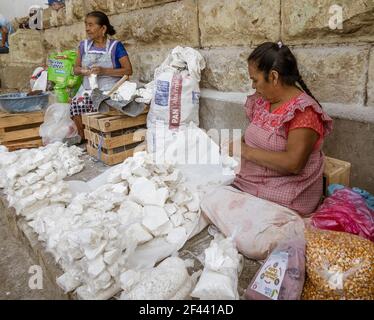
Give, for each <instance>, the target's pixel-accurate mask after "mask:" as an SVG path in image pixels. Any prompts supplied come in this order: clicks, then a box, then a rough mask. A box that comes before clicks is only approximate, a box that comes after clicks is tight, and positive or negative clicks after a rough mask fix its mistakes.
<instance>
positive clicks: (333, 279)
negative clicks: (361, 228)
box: [302, 228, 374, 300]
mask: <svg viewBox="0 0 374 320" xmlns="http://www.w3.org/2000/svg"><path fill="white" fill-rule="evenodd" d="M305 238H306V274H307V278H306V282H305V286H304V290H303V294H302V299H304V300H315V299H316V300H322V299H323V300H325V299H333V300H338V299H348V300H357V299H363V300H373V299H374V263H373V262H374V243H373V242H371V241H369V240H366V239H364V238H361V237H359V236H356V235H352V234H349V233H343V232H335V231H328V230H319V229H314V228H308V229H306V231H305Z"/></svg>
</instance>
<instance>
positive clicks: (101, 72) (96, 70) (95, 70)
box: [90, 66, 105, 76]
mask: <svg viewBox="0 0 374 320" xmlns="http://www.w3.org/2000/svg"><path fill="white" fill-rule="evenodd" d="M104 73H105V70H104V68H102V67H99V66H93V67H92V68H91V70H90V74H97V75H98V76H102V75H104Z"/></svg>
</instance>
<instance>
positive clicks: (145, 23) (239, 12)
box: [8, 0, 374, 107]
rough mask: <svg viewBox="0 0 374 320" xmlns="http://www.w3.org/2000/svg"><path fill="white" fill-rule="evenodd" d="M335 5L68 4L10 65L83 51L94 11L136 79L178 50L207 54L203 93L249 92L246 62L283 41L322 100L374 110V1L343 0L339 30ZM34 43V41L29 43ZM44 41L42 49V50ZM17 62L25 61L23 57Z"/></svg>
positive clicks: (205, 0) (324, 1)
mask: <svg viewBox="0 0 374 320" xmlns="http://www.w3.org/2000/svg"><path fill="white" fill-rule="evenodd" d="M335 4H336V1H335V0H264V1H262V0H179V1H171V0H126V1H125V0H119V1H115V0H66V8H64V9H61V10H59V11H58V12H56V11H53V10H50V9H47V10H45V11H44V26H45V31H43V32H33V31H20V33H16V34H14V35H13V36H12V37H11V45H12V48H13V51H16V53H15V54H14V55H13V56H12V59H11V61H8V65H11V66H14V65H19V64H20V63H22V62H23V63H25V62H26V63H27V64H28V65H37V64H40V63H41V61H45V58H46V56H47V54H48V53H50V52H53V51H58V50H63V49H72V48H76V47H77V44H78V42H79V40H81V39H83V38H84V37H85V30H84V23H83V21H84V17H85V15H86V13H88V12H89V11H91V10H102V11H104V12H106V13H107V14H108V15H109V16H110V20H111V22H112V24H113V25H114V26H115V28H116V30H117V35H116V37H117V39H119V40H121V41H122V42H123V43H124V44H125V45H126V46H127V49H128V51H129V54H130V58H131V60H132V61H133V64H134V69H135V73H136V76H137V77H138V78H139V79H140V80H141V81H144V82H147V81H150V80H151V79H152V75H153V71H154V69H155V67H156V66H157V65H158V64H159V63H160V62H161V61H162V60H163V59H164V58H165V56H166V54H167V52H168V51H169V50H170V49H172V48H173V47H175V46H177V45H182V46H190V47H194V48H197V49H199V50H201V52H202V54H203V55H204V57H205V58H206V61H207V68H206V69H205V70H204V72H203V78H202V87H204V88H209V89H215V90H218V91H225V92H230V91H233V92H247V91H248V89H249V88H250V83H249V79H248V74H247V64H246V58H247V56H248V55H249V53H250V52H251V50H253V48H254V47H256V46H257V45H258V44H260V43H262V42H264V41H278V40H282V41H283V42H284V43H286V44H288V45H289V46H291V48H292V50H293V51H294V53H295V54H296V56H297V58H298V62H299V66H300V70H301V73H302V75H303V77H304V79H305V81H306V83H307V84H308V86H310V89H311V90H312V92H313V93H314V94H315V96H316V98H318V99H319V100H320V101H321V102H329V103H343V104H348V105H358V106H370V107H374V62H373V60H374V52H373V49H372V45H373V41H374V1H373V0H360V1H351V0H341V1H340V2H339V4H340V5H341V7H342V16H343V24H342V26H343V28H342V29H335V30H332V29H330V28H329V21H330V20H331V19H332V18H333V15H334V12H332V11H330V10H333V9H334V7H332V6H333V5H335ZM26 40H27V41H26ZM41 43H42V45H41ZM15 56H17V57H15Z"/></svg>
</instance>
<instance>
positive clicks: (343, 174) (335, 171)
mask: <svg viewBox="0 0 374 320" xmlns="http://www.w3.org/2000/svg"><path fill="white" fill-rule="evenodd" d="M350 174H351V164H350V163H349V162H346V161H343V160H339V159H334V158H331V157H325V169H324V171H323V185H324V194H325V195H326V193H327V187H328V186H329V185H330V184H333V183H338V184H342V185H344V186H347V187H349V183H350V180H349V178H350Z"/></svg>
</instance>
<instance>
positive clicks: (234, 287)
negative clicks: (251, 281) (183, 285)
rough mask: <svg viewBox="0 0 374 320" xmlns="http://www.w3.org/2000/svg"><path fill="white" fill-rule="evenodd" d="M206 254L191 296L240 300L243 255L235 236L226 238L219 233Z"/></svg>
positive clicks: (206, 250)
mask: <svg viewBox="0 0 374 320" xmlns="http://www.w3.org/2000/svg"><path fill="white" fill-rule="evenodd" d="M204 254H205V259H204V270H203V272H202V274H201V276H200V279H199V281H198V283H197V285H196V287H195V289H194V290H193V292H192V293H191V296H192V297H195V298H199V299H202V300H238V299H239V293H238V274H239V271H240V268H241V263H242V256H241V255H240V254H238V251H237V249H236V247H235V242H234V240H233V237H230V238H224V236H222V235H221V234H220V233H217V234H216V235H215V236H214V240H213V241H212V242H211V243H210V246H209V248H207V249H205V252H204Z"/></svg>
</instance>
